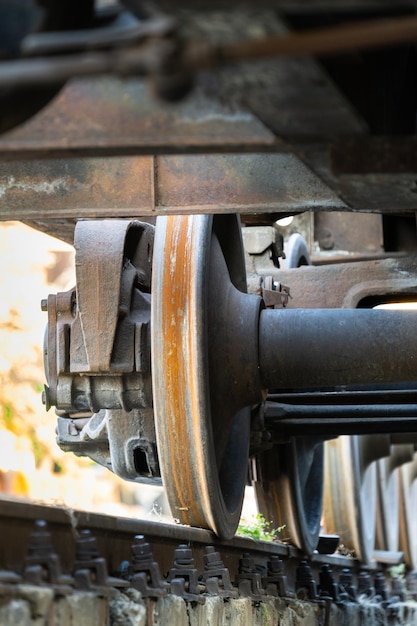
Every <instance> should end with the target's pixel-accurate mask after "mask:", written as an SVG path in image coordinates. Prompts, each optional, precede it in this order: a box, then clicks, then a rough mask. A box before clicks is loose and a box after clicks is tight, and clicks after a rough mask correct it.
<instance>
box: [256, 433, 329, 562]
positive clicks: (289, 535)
mask: <svg viewBox="0 0 417 626" xmlns="http://www.w3.org/2000/svg"><path fill="white" fill-rule="evenodd" d="M323 456H324V450H323V442H322V441H321V440H320V439H317V440H316V439H314V437H309V438H307V437H298V438H294V439H293V440H292V441H291V442H289V443H285V444H282V445H280V446H276V447H274V448H272V449H271V450H267V451H266V452H264V453H263V454H261V455H260V457H259V459H258V460H257V466H256V479H255V482H254V487H255V494H256V499H257V502H258V509H259V512H260V513H262V515H263V516H264V518H265V520H266V521H267V522H269V523H270V524H271V525H272V526H273V527H275V528H279V527H283V530H282V535H283V536H284V537H285V538H286V539H288V540H289V541H290V543H292V544H293V545H296V546H297V547H298V548H300V549H301V550H302V551H303V552H304V553H305V554H311V553H312V552H313V551H314V550H315V548H316V546H317V542H318V539H319V533H320V519H321V512H322V500H323V480H324V478H323Z"/></svg>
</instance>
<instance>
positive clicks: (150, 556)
mask: <svg viewBox="0 0 417 626" xmlns="http://www.w3.org/2000/svg"><path fill="white" fill-rule="evenodd" d="M0 516H1V520H2V522H1V534H0V554H1V555H2V556H1V562H0V569H1V571H0V598H1V605H0V624H2V626H3V625H5V624H11V623H13V624H32V623H36V624H55V623H59V624H64V623H67V622H66V621H65V619H67V620H68V619H69V616H71V619H73V623H75V622H76V621H78V622H79V623H80V624H83V625H85V626H89V625H90V624H119V623H124V624H143V625H145V624H178V625H179V626H182V625H185V624H196V625H199V624H208V623H210V624H212V623H213V624H214V623H216V624H224V623H229V622H231V623H233V624H242V625H244V624H248V625H249V624H286V623H296V624H311V625H315V624H317V625H318V624H349V625H350V624H352V625H356V624H375V623H378V624H397V623H398V624H399V623H401V624H413V623H415V621H412V620H413V619H414V620H415V619H417V609H416V604H415V600H416V599H417V589H416V588H415V587H414V588H413V582H414V579H413V578H410V579H409V580H408V581H405V580H404V581H402V580H400V579H396V578H392V577H391V578H390V577H389V575H388V571H389V566H390V565H392V564H393V563H395V562H398V560H399V559H400V557H401V555H398V554H397V553H377V554H376V558H375V560H374V561H373V562H372V565H369V566H367V567H364V566H363V565H361V564H360V562H359V561H358V560H357V559H354V558H352V557H348V556H342V555H340V554H320V553H318V552H315V553H314V554H313V555H311V556H310V557H309V559H308V560H307V559H306V558H305V556H304V555H303V553H302V552H300V551H299V550H297V549H295V548H294V547H292V546H289V545H285V544H280V543H275V542H273V543H272V542H265V541H254V540H253V539H248V538H242V537H235V538H234V539H232V540H230V541H227V542H226V541H220V540H219V539H218V538H217V537H216V536H215V535H214V534H213V533H212V532H210V531H207V530H202V529H197V528H190V527H186V526H180V525H169V524H164V523H159V522H149V521H144V520H134V519H127V518H120V517H111V516H106V515H102V514H95V513H90V512H85V511H75V510H72V509H66V508H64V507H58V506H45V505H41V504H33V503H28V502H22V501H16V500H2V501H1V502H0ZM329 546H331V547H332V548H334V547H335V542H334V539H332V540H325V539H323V541H322V542H321V543H319V549H322V550H324V551H325V550H326V548H328V547H329ZM406 583H407V585H406ZM28 606H29V608H30V615H29V614H28V615H29V617H30V619H29V621H27V620H26V621H24V620H25V619H26V618H25V617H24V616H25V615H26V613H27V607H28ZM98 616H100V617H98ZM135 616H136V617H135ZM54 620H55V621H54ZM118 620H119V621H118ZM120 620H122V621H120ZM129 620H130V621H129ZM135 620H136V621H135ZM285 620H287V621H285ZM290 620H293V621H290ZM401 620H402V621H401Z"/></svg>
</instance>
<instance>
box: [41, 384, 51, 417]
mask: <svg viewBox="0 0 417 626" xmlns="http://www.w3.org/2000/svg"><path fill="white" fill-rule="evenodd" d="M41 397H42V404H43V405H44V406H45V409H46V411H49V409H50V408H51V397H50V395H49V387H47V386H46V385H44V388H43V391H42V396H41Z"/></svg>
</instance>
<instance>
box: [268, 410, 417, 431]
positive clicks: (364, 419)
mask: <svg viewBox="0 0 417 626" xmlns="http://www.w3.org/2000/svg"><path fill="white" fill-rule="evenodd" d="M265 422H266V426H267V428H269V429H273V428H274V427H276V428H278V429H279V432H280V436H282V435H283V434H285V435H288V436H289V435H303V436H304V435H325V436H329V437H331V436H337V435H352V434H356V433H358V432H360V433H362V434H371V433H391V432H393V430H395V432H401V433H404V432H415V431H416V430H417V404H377V405H375V404H373V405H368V404H357V405H351V406H323V405H322V406H315V405H299V406H295V405H291V404H284V403H276V402H267V403H266V407H265Z"/></svg>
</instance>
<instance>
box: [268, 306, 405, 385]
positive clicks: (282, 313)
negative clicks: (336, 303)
mask: <svg viewBox="0 0 417 626" xmlns="http://www.w3.org/2000/svg"><path fill="white" fill-rule="evenodd" d="M416 329H417V312H415V311H386V310H375V309H352V310H350V309H346V310H343V309H337V310H333V309H293V310H290V309H284V310H278V309H277V310H266V311H262V313H261V316H260V323H259V365H260V374H261V380H262V384H263V385H264V386H265V387H268V388H271V389H280V388H281V389H294V388H298V389H302V388H312V387H330V386H334V385H360V384H368V383H372V384H378V383H397V382H412V381H417V332H416Z"/></svg>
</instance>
